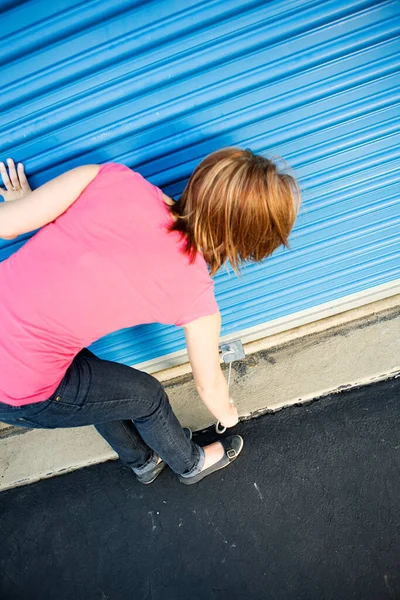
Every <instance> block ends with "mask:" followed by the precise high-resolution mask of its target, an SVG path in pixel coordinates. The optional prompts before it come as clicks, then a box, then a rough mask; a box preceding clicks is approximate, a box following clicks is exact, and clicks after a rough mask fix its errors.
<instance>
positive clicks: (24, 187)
mask: <svg viewBox="0 0 400 600" xmlns="http://www.w3.org/2000/svg"><path fill="white" fill-rule="evenodd" d="M18 177H19V183H20V186H21V188H22V191H23V192H30V191H31V188H30V185H29V183H28V180H27V178H26V175H25V171H24V165H23V164H22V163H18Z"/></svg>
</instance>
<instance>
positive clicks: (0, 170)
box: [0, 162, 13, 190]
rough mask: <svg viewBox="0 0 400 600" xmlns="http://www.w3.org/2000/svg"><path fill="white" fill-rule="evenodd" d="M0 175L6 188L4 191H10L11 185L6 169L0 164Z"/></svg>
mask: <svg viewBox="0 0 400 600" xmlns="http://www.w3.org/2000/svg"><path fill="white" fill-rule="evenodd" d="M0 175H1V177H2V179H3V184H4V185H5V186H6V190H12V187H13V186H12V183H11V181H10V178H9V176H8V173H7V169H6V167H5V165H4V163H2V162H0Z"/></svg>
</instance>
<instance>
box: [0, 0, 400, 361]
mask: <svg viewBox="0 0 400 600" xmlns="http://www.w3.org/2000/svg"><path fill="white" fill-rule="evenodd" d="M12 4H14V5H15V3H11V2H0V10H2V11H3V12H1V13H0V16H1V23H2V49H1V51H0V59H1V64H2V76H1V86H2V91H1V94H0V106H1V114H2V115H3V118H2V122H1V125H0V158H1V159H5V158H6V157H7V156H9V155H11V156H13V157H14V158H15V159H16V160H22V161H24V162H25V163H26V170H27V173H28V175H30V177H31V181H32V183H33V185H34V186H36V185H39V184H41V183H43V182H44V181H46V180H47V179H49V178H50V177H53V176H55V175H57V174H59V173H60V172H62V171H64V170H65V169H68V168H71V167H73V166H76V165H80V164H84V163H87V162H97V163H101V162H105V161H109V160H113V161H120V162H123V163H125V164H127V165H129V166H130V167H132V168H134V169H136V170H138V171H139V172H140V173H142V175H144V176H145V177H147V178H148V179H149V180H150V181H152V182H153V183H155V184H156V185H158V186H160V187H162V188H163V189H164V191H165V192H166V193H169V194H171V195H174V196H175V195H178V194H179V193H180V192H181V191H182V189H183V187H184V185H185V182H186V180H187V178H188V177H189V175H190V173H191V171H192V169H193V168H194V167H195V166H196V164H197V163H198V162H199V160H201V159H202V158H203V157H204V156H205V155H206V154H207V153H209V152H211V151H213V150H215V149H217V148H220V147H222V146H227V145H239V146H243V147H250V148H251V149H252V150H254V151H255V152H261V153H263V154H265V155H273V156H274V155H281V156H283V157H284V158H285V159H286V161H287V162H288V163H289V164H290V165H291V166H292V167H293V170H294V173H295V175H296V176H297V177H298V179H299V180H300V184H301V187H302V190H303V205H302V208H301V213H300V215H299V217H298V220H297V223H296V226H295V229H294V231H293V234H292V236H291V248H292V249H291V250H290V251H288V250H279V251H277V252H276V253H275V254H274V255H273V256H272V257H271V258H269V259H268V260H266V261H264V262H263V263H261V264H258V265H248V266H246V267H245V268H244V269H243V276H242V277H241V278H240V279H237V278H236V277H235V276H234V274H233V273H232V272H231V273H227V272H221V273H220V274H218V275H217V276H216V279H215V282H216V295H217V300H218V302H219V305H220V307H221V311H222V316H223V331H222V333H223V334H228V333H232V334H233V333H234V332H237V331H240V330H242V329H245V328H247V327H252V326H255V325H258V324H261V323H265V322H267V321H269V320H271V319H275V318H278V317H283V316H285V315H288V314H291V313H294V312H297V311H300V310H304V309H306V308H310V307H312V306H316V305H318V304H321V303H324V302H328V301H332V300H334V299H337V298H340V297H342V296H345V295H348V294H351V293H354V292H359V291H362V290H365V289H367V288H370V287H373V286H376V285H379V284H382V283H385V282H389V281H392V280H394V279H397V278H399V277H400V258H399V257H400V241H399V240H400V214H399V192H400V144H399V142H400V135H399V130H400V108H399V98H400V77H399V66H400V39H399V38H400V3H399V2H398V1H397V0H393V1H371V0H370V1H368V0H351V1H340V0H328V1H325V2H320V1H319V0H314V1H312V0H311V1H307V0H287V1H284V0H272V1H270V2H265V1H260V0H257V1H256V0H247V1H246V0H224V1H222V0H213V1H208V2H203V1H195V0H186V1H185V2H184V3H182V2H178V1H176V2H172V1H171V0H159V1H150V2H143V1H142V2H140V1H137V2H132V1H130V2H128V1H122V0H118V2H113V3H110V2H106V1H105V0H93V1H89V2H88V1H85V2H83V1H81V0H80V1H77V0H75V1H74V0H68V1H67V0H62V1H61V0H55V1H54V2H52V3H48V2H45V0H31V1H28V2H24V3H21V4H20V5H19V6H16V7H15V8H9V6H11V5H12ZM23 242H24V240H21V239H19V240H16V241H15V242H13V243H11V244H5V243H1V246H0V259H4V258H5V257H6V256H8V255H9V254H10V253H11V252H13V251H15V250H16V249H17V248H18V247H19V246H20V245H21V243H23ZM183 347H184V337H183V333H182V330H181V329H179V328H175V327H167V326H164V325H158V324H156V325H150V326H149V325H145V326H140V327H136V328H134V329H129V330H124V331H122V332H116V333H113V334H111V335H109V336H107V337H106V338H103V339H102V340H99V341H98V342H96V343H95V344H94V346H93V348H94V350H95V351H96V352H97V353H98V354H99V355H100V356H102V357H105V358H110V359H112V360H119V361H121V362H125V363H127V364H137V363H140V362H142V361H146V360H150V359H151V358H155V357H158V356H163V355H165V354H169V353H170V352H174V351H176V350H180V349H182V348H183Z"/></svg>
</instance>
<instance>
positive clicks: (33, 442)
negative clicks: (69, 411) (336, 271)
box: [0, 296, 400, 489]
mask: <svg viewBox="0 0 400 600" xmlns="http://www.w3.org/2000/svg"><path fill="white" fill-rule="evenodd" d="M245 350H246V354H247V356H246V359H244V360H243V361H238V362H237V363H233V365H232V381H231V395H232V397H233V398H234V399H235V401H236V404H237V406H238V409H239V413H240V415H241V416H242V417H247V418H249V417H251V416H255V415H257V414H259V413H260V412H265V411H267V410H278V409H280V408H282V407H283V406H288V405H291V404H295V403H299V402H306V401H309V400H311V399H314V398H317V397H321V396H323V395H326V394H328V393H332V392H335V391H340V390H341V389H343V388H346V387H354V386H359V385H364V384H367V383H370V382H373V381H377V380H379V379H386V378H388V377H392V376H394V375H397V374H400V297H399V296H393V297H391V298H388V299H386V300H381V301H379V302H374V303H372V304H370V305H367V306H364V307H362V308H357V309H354V310H352V311H348V313H342V314H341V315H337V316H336V317H329V318H328V319H323V320H321V321H319V322H316V323H312V324H308V325H305V326H303V327H298V328H296V329H294V330H291V331H287V332H284V333H281V334H277V335H276V336H271V337H270V338H266V339H265V340H260V341H258V342H251V343H249V344H247V345H246V346H245ZM223 368H224V370H225V371H226V370H227V366H225V365H224V366H223ZM156 376H157V377H158V378H159V379H160V380H161V381H163V383H164V386H165V388H166V390H167V392H168V395H169V397H170V400H171V403H172V405H173V407H174V410H175V411H176V413H177V415H178V417H179V418H180V420H181V422H182V424H183V425H187V426H190V427H191V428H192V429H194V430H199V429H203V428H205V427H207V426H209V425H210V424H212V422H213V417H212V416H211V415H210V414H209V413H208V411H207V410H206V408H205V407H204V406H203V405H202V404H201V401H200V399H199V398H198V395H197V392H196V390H195V388H194V385H193V380H192V376H191V373H190V372H189V368H188V366H187V365H182V366H179V367H174V368H172V369H168V370H167V371H163V372H160V373H158V374H156ZM0 446H1V448H0V456H1V458H0V473H1V476H0V477H1V479H0V489H7V488H10V487H15V486H18V485H24V484H27V483H31V482H34V481H38V480H39V479H43V478H46V477H51V476H54V475H57V474H60V473H63V472H66V471H72V470H74V469H77V468H81V467H83V466H85V465H89V464H93V463H97V462H103V461H105V460H109V459H113V458H116V455H115V453H114V452H113V451H112V450H111V448H110V447H109V446H108V444H106V443H105V442H104V440H102V438H100V436H99V435H98V434H97V432H96V431H95V429H94V428H93V427H81V428H76V429H58V430H22V429H17V428H9V427H7V426H6V428H5V429H2V430H1V431H0Z"/></svg>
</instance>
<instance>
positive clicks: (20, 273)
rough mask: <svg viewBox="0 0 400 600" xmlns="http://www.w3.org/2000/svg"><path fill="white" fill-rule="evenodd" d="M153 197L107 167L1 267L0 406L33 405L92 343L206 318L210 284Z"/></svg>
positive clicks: (157, 193) (157, 195)
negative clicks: (149, 326)
mask: <svg viewBox="0 0 400 600" xmlns="http://www.w3.org/2000/svg"><path fill="white" fill-rule="evenodd" d="M170 222H171V216H170V214H169V212H168V209H167V207H166V205H165V203H164V201H163V196H162V193H161V190H160V189H159V188H157V187H156V186H154V185H152V184H151V183H149V182H148V181H146V180H145V179H144V178H143V177H142V176H141V175H139V173H136V172H134V171H131V170H130V169H129V168H128V167H125V166H124V165H120V164H116V163H107V164H105V165H102V167H101V168H100V171H99V173H98V175H97V176H96V177H95V179H94V180H93V181H92V182H91V183H90V185H88V187H87V188H86V189H85V190H84V191H83V192H82V194H81V195H80V196H79V198H78V199H77V200H76V202H74V204H72V206H71V207H70V208H69V209H68V210H67V211H66V212H65V213H64V214H63V215H61V216H60V217H58V218H57V219H56V220H55V221H54V222H53V223H49V224H48V225H46V226H45V227H43V228H42V229H41V230H40V231H39V232H38V233H36V234H35V235H34V236H33V237H32V238H31V239H30V240H29V241H28V242H27V243H26V244H25V245H24V246H22V248H20V250H18V251H17V252H16V253H15V254H13V255H12V256H10V257H9V258H8V259H7V260H5V261H3V262H2V263H0V282H1V299H0V336H1V337H0V401H1V402H5V403H7V404H11V405H14V406H21V405H24V404H29V403H33V402H40V401H43V400H46V399H47V398H49V397H50V396H51V395H52V393H53V392H54V391H55V390H56V388H57V386H58V385H59V383H60V381H61V379H62V378H63V376H64V374H65V372H66V370H67V368H68V366H69V365H70V364H71V362H72V360H73V358H74V356H75V355H76V354H77V353H78V352H79V351H80V350H81V349H82V348H84V347H86V346H88V345H90V344H91V343H92V342H94V341H95V340H96V339H98V338H99V337H101V336H103V335H106V334H108V333H111V332H112V331H116V330H118V329H122V328H124V327H131V326H134V325H138V324H142V323H143V324H144V323H154V322H159V323H167V324H175V325H184V324H185V323H188V322H190V321H192V320H194V319H196V318H199V317H202V316H205V315H210V314H214V313H216V312H217V311H218V305H217V303H216V301H215V297H214V289H213V280H212V279H211V277H210V275H209V272H208V269H207V264H206V262H205V260H204V257H203V256H202V254H201V253H197V256H196V261H195V262H194V264H192V265H190V264H189V257H188V256H187V255H186V254H184V252H183V251H182V247H183V242H182V241H180V234H179V233H178V232H174V233H167V231H166V229H165V226H166V225H167V224H168V223H170Z"/></svg>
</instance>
